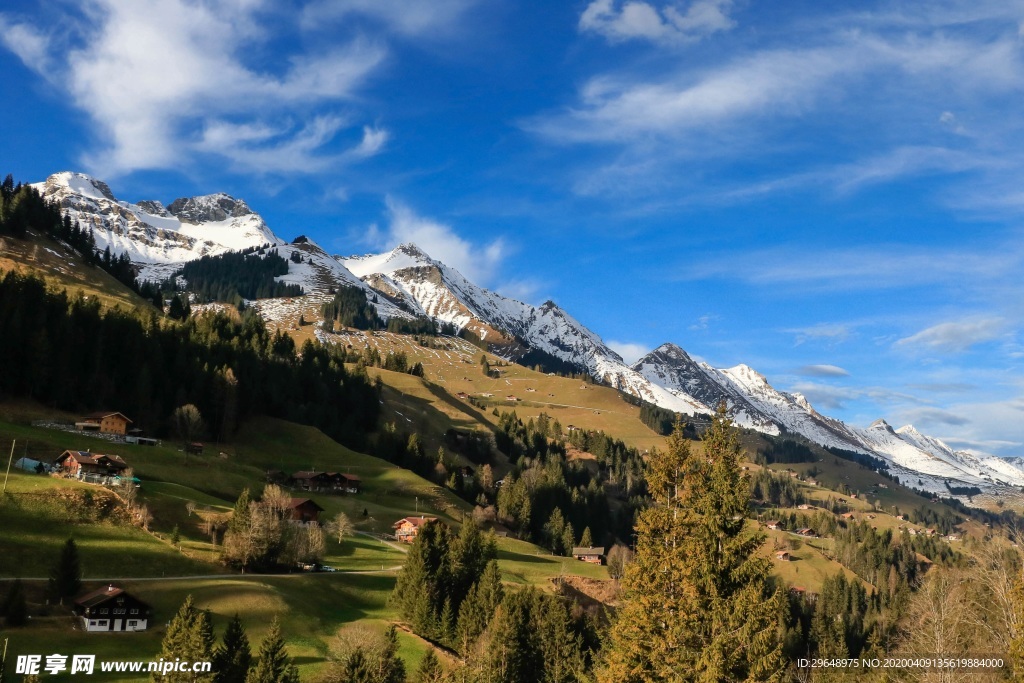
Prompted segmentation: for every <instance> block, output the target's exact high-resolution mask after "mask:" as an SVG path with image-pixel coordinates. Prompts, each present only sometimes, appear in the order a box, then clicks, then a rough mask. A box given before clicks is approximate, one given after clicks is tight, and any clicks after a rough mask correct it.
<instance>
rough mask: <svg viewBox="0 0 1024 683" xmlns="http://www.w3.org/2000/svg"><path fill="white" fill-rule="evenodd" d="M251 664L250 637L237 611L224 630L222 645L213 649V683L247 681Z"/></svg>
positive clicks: (239, 682) (240, 682)
mask: <svg viewBox="0 0 1024 683" xmlns="http://www.w3.org/2000/svg"><path fill="white" fill-rule="evenodd" d="M251 666H252V650H251V648H250V647H249V637H248V636H247V635H246V634H245V629H244V628H243V627H242V620H241V619H239V618H238V613H237V612H236V613H235V616H234V618H233V619H232V620H231V621H229V622H228V626H227V628H226V629H225V630H224V637H223V638H222V639H221V643H220V645H218V646H217V649H215V650H214V651H213V683H245V679H246V676H248V675H249V667H251Z"/></svg>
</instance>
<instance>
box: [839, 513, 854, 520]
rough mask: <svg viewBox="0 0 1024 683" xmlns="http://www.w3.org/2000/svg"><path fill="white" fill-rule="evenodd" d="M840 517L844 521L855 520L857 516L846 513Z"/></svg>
mask: <svg viewBox="0 0 1024 683" xmlns="http://www.w3.org/2000/svg"><path fill="white" fill-rule="evenodd" d="M839 516H840V517H842V518H843V519H854V518H855V517H856V515H854V514H853V513H852V512H844V513H843V514H841V515H839Z"/></svg>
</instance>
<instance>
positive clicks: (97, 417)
mask: <svg viewBox="0 0 1024 683" xmlns="http://www.w3.org/2000/svg"><path fill="white" fill-rule="evenodd" d="M131 423H132V421H131V420H129V419H128V417H127V416H125V415H124V414H122V413H112V412H109V411H101V412H98V413H92V414H91V415H86V416H85V417H83V418H82V419H81V420H79V421H78V422H76V423H75V429H78V430H80V431H83V432H99V433H100V434H120V435H121V436H124V435H125V434H127V433H128V425H130V424H131Z"/></svg>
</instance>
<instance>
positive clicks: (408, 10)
mask: <svg viewBox="0 0 1024 683" xmlns="http://www.w3.org/2000/svg"><path fill="white" fill-rule="evenodd" d="M475 4H476V0H431V1H430V2H408V0H314V2H311V3H309V4H308V5H306V6H305V7H304V8H303V9H302V12H301V23H302V25H303V26H304V27H305V28H307V29H310V30H312V29H324V28H325V25H326V28H327V29H329V30H334V28H335V26H336V24H337V23H338V22H342V21H351V20H353V19H355V20H359V19H363V20H366V19H369V20H371V21H374V22H377V23H379V24H383V25H384V26H386V27H388V28H389V29H391V30H393V31H397V32H398V33H401V34H403V35H406V36H427V37H436V36H438V35H440V34H445V33H447V32H450V31H452V30H453V29H454V27H455V25H456V23H457V20H458V19H459V17H460V16H461V15H462V14H463V13H465V12H466V11H467V10H468V9H469V8H471V7H472V6H474V5H475Z"/></svg>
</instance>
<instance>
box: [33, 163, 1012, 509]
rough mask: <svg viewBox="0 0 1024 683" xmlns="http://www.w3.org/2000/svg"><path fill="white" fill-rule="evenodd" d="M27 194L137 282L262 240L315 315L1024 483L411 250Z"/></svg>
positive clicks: (100, 190) (234, 204) (997, 465)
mask: <svg viewBox="0 0 1024 683" xmlns="http://www.w3.org/2000/svg"><path fill="white" fill-rule="evenodd" d="M36 187H37V188H39V189H40V190H41V191H42V192H43V194H44V196H46V197H47V198H49V199H51V200H52V201H57V202H59V204H60V206H61V207H62V208H63V209H64V210H65V211H66V212H67V213H68V214H69V215H71V217H72V218H73V219H77V220H79V221H80V222H82V224H83V225H88V226H89V227H91V228H92V229H93V230H94V234H95V235H96V241H97V245H98V247H99V248H100V249H104V248H108V247H109V248H110V249H111V252H112V253H113V254H114V255H118V254H120V253H122V252H123V253H127V254H128V256H129V258H130V259H131V260H132V262H133V263H135V264H137V265H138V266H139V268H140V277H143V278H146V279H160V275H165V276H166V274H168V273H170V272H173V270H175V269H176V268H178V267H180V265H181V264H182V263H184V262H185V261H187V260H191V259H193V258H199V257H201V256H204V255H216V254H219V253H225V252H227V251H233V250H239V249H244V248H247V247H254V246H262V245H263V244H272V245H274V246H275V247H276V248H277V249H278V250H279V252H280V253H281V255H282V256H284V257H286V258H287V257H290V256H292V255H293V254H294V253H295V252H298V255H299V257H300V258H299V260H298V262H296V261H295V260H292V261H291V263H290V270H289V273H288V274H287V275H284V276H281V277H279V278H278V279H279V280H280V281H283V282H288V283H294V284H300V285H302V286H303V288H304V290H305V291H306V293H307V297H308V301H306V302H305V303H306V304H307V305H306V307H305V309H303V310H313V311H315V310H319V307H320V305H321V304H322V303H324V302H326V301H327V300H329V299H330V297H331V292H332V290H333V289H334V288H335V287H337V286H351V287H357V288H359V289H361V290H362V291H364V292H365V293H366V294H367V299H368V300H369V301H370V302H371V304H372V305H373V306H374V307H375V308H377V310H378V314H379V315H380V316H381V317H382V318H384V319H388V318H392V317H402V318H412V317H417V316H423V317H429V318H431V319H433V320H435V321H438V322H445V323H449V324H452V325H454V326H455V327H456V328H457V329H459V330H469V331H471V332H473V333H474V334H476V335H477V336H478V337H480V338H481V339H482V340H483V341H485V342H487V343H488V344H490V345H491V348H492V349H493V350H494V351H495V352H496V353H498V355H501V356H504V357H506V358H509V359H510V360H514V361H518V360H522V359H523V358H527V357H528V354H530V353H531V352H541V353H542V354H545V355H547V356H549V357H552V358H555V359H558V360H560V361H563V362H564V363H566V364H568V365H569V366H572V367H576V368H578V369H579V370H581V371H584V372H587V373H588V374H590V375H591V376H593V377H595V378H596V379H598V380H599V381H602V382H604V383H606V384H609V385H610V386H612V387H615V388H616V389H619V390H621V391H623V392H625V393H627V394H631V395H633V396H635V397H638V398H640V399H643V400H645V401H648V402H650V403H653V404H655V405H658V406H660V407H662V408H667V409H670V410H673V411H675V412H680V413H685V414H690V415H693V414H709V413H713V412H714V410H715V409H716V408H717V406H718V405H719V404H720V403H722V402H724V403H725V404H726V406H727V408H728V409H729V411H730V413H731V414H732V416H733V417H734V419H735V421H736V423H737V424H738V425H739V426H742V427H747V428H750V429H754V430H756V431H759V432H762V433H765V434H770V435H776V436H785V435H787V434H792V435H800V436H802V437H804V438H806V439H808V440H809V441H811V442H813V443H817V444H819V445H821V446H824V447H831V448H839V449H843V450H847V451H852V452H855V453H860V454H864V455H871V456H874V457H878V458H881V459H882V460H884V461H885V462H886V463H887V464H888V465H889V467H890V472H891V473H892V474H895V475H896V476H899V477H900V479H901V481H903V480H904V478H907V479H910V478H917V480H918V481H919V482H920V484H919V486H920V487H921V488H923V489H924V490H928V491H931V492H934V493H948V486H947V481H949V480H954V481H957V482H963V483H967V484H969V485H971V486H977V487H979V488H983V489H997V488H998V487H999V486H1022V487H1024V458H1022V459H1019V460H1020V462H1019V463H1014V462H1013V461H1012V460H1005V461H1004V460H1002V459H999V458H995V457H994V456H989V455H985V454H974V453H970V452H968V451H954V450H953V449H952V448H950V447H949V446H948V445H946V444H945V443H944V442H942V441H941V440H939V439H935V438H934V437H929V436H926V435H924V434H921V433H920V432H918V431H917V430H916V429H914V428H913V427H912V426H909V425H908V426H906V427H902V428H900V429H899V430H894V429H893V428H892V427H890V426H889V425H888V423H887V422H885V421H884V420H878V421H876V422H875V423H872V425H870V426H868V427H867V428H857V427H853V426H850V425H847V424H845V423H843V422H842V421H840V420H836V419H834V418H831V417H828V416H826V415H823V414H821V413H819V412H818V411H816V410H815V409H814V408H813V406H812V405H811V404H810V402H809V401H807V399H806V397H804V396H802V395H800V394H788V393H785V392H781V391H778V390H776V389H775V388H774V387H772V386H771V384H770V383H769V382H768V380H767V378H766V377H765V376H764V375H762V374H761V373H759V372H757V371H756V370H755V369H754V368H751V367H750V366H748V365H745V364H738V365H736V366H733V367H731V368H726V369H717V368H713V367H712V366H710V365H709V364H707V363H705V362H698V361H695V360H694V359H693V358H692V357H691V356H690V355H689V354H688V353H687V352H686V351H685V350H683V349H682V348H681V347H679V346H678V345H676V344H674V343H671V342H666V343H665V344H662V345H660V346H659V347H658V348H656V349H654V350H653V351H651V352H649V353H648V354H646V355H645V356H644V357H643V358H641V359H639V360H637V361H636V362H635V363H632V364H626V363H625V362H624V361H623V359H622V357H621V356H620V355H619V354H618V353H616V352H615V351H614V350H612V349H611V348H610V347H609V346H607V345H606V344H605V343H604V341H603V340H602V339H601V338H600V336H599V335H597V334H596V333H594V332H593V331H591V330H590V329H589V328H587V327H586V326H585V325H583V324H582V323H580V322H579V321H578V320H576V319H575V318H574V317H573V316H572V315H571V314H570V313H569V312H567V311H565V310H564V309H562V308H561V307H559V306H558V305H557V304H556V303H554V302H553V301H546V302H544V303H543V304H542V305H540V306H534V305H531V304H528V303H524V302H521V301H517V300H515V299H512V298H509V297H505V296H503V295H501V294H499V293H497V292H493V291H491V290H488V289H486V288H483V287H480V286H478V285H476V284H474V283H473V282H471V281H470V280H469V279H467V278H466V277H465V276H463V275H462V273H460V272H459V271H458V270H457V269H455V268H453V267H451V266H448V265H446V264H444V263H443V262H441V261H439V260H435V259H433V258H431V257H430V256H429V255H428V254H427V253H426V252H425V251H423V250H422V249H421V248H420V247H418V246H417V245H415V244H413V243H404V244H400V245H398V246H396V247H395V248H394V249H392V250H390V251H387V252H383V253H380V254H365V255H358V256H347V257H345V256H331V255H330V254H328V253H327V252H326V251H325V250H323V249H322V248H321V247H320V246H319V245H317V244H316V243H315V242H312V241H310V240H304V241H302V242H301V243H296V244H288V243H286V242H285V241H284V240H281V239H280V238H278V237H277V236H276V235H275V234H274V233H273V231H272V230H271V229H270V227H269V226H267V224H266V223H265V222H264V221H263V219H262V217H260V216H259V214H257V213H255V212H254V211H253V210H252V209H251V208H250V207H249V206H248V204H246V203H245V201H244V200H241V199H236V198H234V197H231V196H230V195H227V194H224V193H215V194H210V195H201V196H197V197H191V198H180V199H176V200H174V201H173V202H171V203H170V204H169V205H167V206H166V207H165V206H164V205H163V204H161V203H160V202H157V201H154V200H144V201H140V202H137V203H134V204H130V203H128V202H123V201H119V200H117V199H116V198H115V197H114V195H113V193H112V191H111V190H110V187H109V186H108V185H107V184H106V183H104V182H102V181H99V180H96V179H93V178H91V177H89V176H87V175H84V174H77V173H71V172H62V173H58V174H54V175H51V176H50V177H49V178H47V179H46V181H44V182H43V183H39V184H37V185H36ZM252 305H253V306H254V307H255V308H256V309H257V310H258V311H260V313H261V314H262V315H264V317H267V318H268V319H271V320H275V319H276V320H280V319H281V316H282V315H284V314H285V313H287V312H289V311H291V312H293V313H294V311H296V310H298V308H299V307H300V306H301V304H298V303H296V302H295V301H293V300H291V299H289V300H287V301H282V300H261V301H257V302H252ZM310 305H315V307H313V308H311V307H310Z"/></svg>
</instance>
